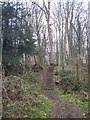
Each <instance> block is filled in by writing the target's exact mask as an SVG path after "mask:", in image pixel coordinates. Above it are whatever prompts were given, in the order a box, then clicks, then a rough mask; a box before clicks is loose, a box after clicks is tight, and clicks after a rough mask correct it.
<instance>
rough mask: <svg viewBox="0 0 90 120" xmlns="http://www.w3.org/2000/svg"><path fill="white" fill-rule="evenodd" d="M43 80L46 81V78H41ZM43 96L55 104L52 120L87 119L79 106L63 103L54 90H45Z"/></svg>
mask: <svg viewBox="0 0 90 120" xmlns="http://www.w3.org/2000/svg"><path fill="white" fill-rule="evenodd" d="M41 78H43V79H44V80H45V76H41ZM43 94H44V95H45V96H46V97H47V98H48V99H49V100H51V101H52V102H53V104H54V107H53V109H52V110H51V118H85V116H84V115H83V112H82V111H81V110H80V109H79V107H78V106H77V104H74V103H70V102H63V100H62V98H61V97H60V96H59V95H58V94H57V93H56V91H55V90H54V89H51V90H43Z"/></svg>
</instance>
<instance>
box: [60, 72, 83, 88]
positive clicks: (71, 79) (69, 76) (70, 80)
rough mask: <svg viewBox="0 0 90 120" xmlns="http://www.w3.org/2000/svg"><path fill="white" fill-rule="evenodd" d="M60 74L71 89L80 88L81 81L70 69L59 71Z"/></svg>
mask: <svg viewBox="0 0 90 120" xmlns="http://www.w3.org/2000/svg"><path fill="white" fill-rule="evenodd" d="M60 76H61V77H62V79H63V80H64V81H65V83H66V84H67V85H69V86H70V87H71V90H81V82H80V81H77V79H76V76H75V75H74V73H72V72H71V71H65V70H64V71H60Z"/></svg>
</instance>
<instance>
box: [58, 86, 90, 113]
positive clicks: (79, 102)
mask: <svg viewBox="0 0 90 120" xmlns="http://www.w3.org/2000/svg"><path fill="white" fill-rule="evenodd" d="M56 91H57V93H58V94H59V96H60V97H62V101H63V102H67V101H68V102H71V103H75V104H77V105H78V106H79V108H80V109H81V110H82V111H83V112H84V113H85V114H87V113H88V104H89V102H88V101H86V100H82V99H81V98H80V97H78V96H75V95H72V94H68V93H64V91H63V90H62V89H58V88H56Z"/></svg>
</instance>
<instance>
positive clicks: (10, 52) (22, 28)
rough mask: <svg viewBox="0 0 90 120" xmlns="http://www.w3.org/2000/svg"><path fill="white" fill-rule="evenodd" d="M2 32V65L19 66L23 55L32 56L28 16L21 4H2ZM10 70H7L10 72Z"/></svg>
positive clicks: (33, 43) (31, 33) (33, 48)
mask: <svg viewBox="0 0 90 120" xmlns="http://www.w3.org/2000/svg"><path fill="white" fill-rule="evenodd" d="M2 6H3V7H2V30H3V49H2V53H3V54H2V55H3V56H2V58H3V59H2V64H3V65H4V67H6V69H5V72H6V73H7V71H6V70H7V69H8V67H7V66H8V65H13V66H16V65H17V64H18V65H20V64H21V63H20V62H21V60H22V57H23V54H29V55H31V54H33V52H34V51H35V40H34V39H33V32H32V28H31V26H30V25H28V21H27V19H26V18H27V17H28V14H26V13H27V11H26V9H25V7H24V6H23V4H22V3H18V2H17V3H16V4H15V3H13V2H9V1H8V2H2ZM11 71H12V69H11V70H10V69H9V70H8V72H11Z"/></svg>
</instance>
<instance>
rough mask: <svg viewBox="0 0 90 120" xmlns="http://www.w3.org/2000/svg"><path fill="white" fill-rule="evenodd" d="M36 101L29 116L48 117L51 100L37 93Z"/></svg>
mask: <svg viewBox="0 0 90 120" xmlns="http://www.w3.org/2000/svg"><path fill="white" fill-rule="evenodd" d="M36 101H37V102H36V105H35V106H34V107H33V109H32V112H31V118H48V117H50V113H49V110H50V109H51V107H52V102H50V101H49V100H48V99H47V98H46V97H45V96H44V95H38V96H37V99H36Z"/></svg>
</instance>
